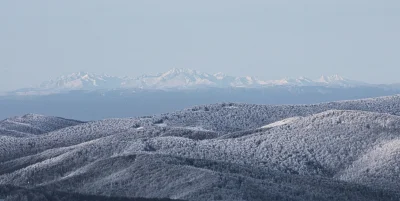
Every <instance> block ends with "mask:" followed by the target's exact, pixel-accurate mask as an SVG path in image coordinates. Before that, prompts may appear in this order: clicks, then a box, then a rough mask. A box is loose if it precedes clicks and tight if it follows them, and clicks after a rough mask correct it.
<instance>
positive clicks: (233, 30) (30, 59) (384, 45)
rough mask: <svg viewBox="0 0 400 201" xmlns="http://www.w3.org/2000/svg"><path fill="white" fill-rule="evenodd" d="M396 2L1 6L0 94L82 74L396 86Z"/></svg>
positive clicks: (44, 1)
mask: <svg viewBox="0 0 400 201" xmlns="http://www.w3.org/2000/svg"><path fill="white" fill-rule="evenodd" d="M399 9H400V2H398V1H393V0H389V1H384V2H376V1H361V0H352V1H344V0H340V1H335V2H321V1H316V0H307V1H302V2H289V1H276V0H272V1H261V0H253V1H245V2H243V1H237V0H234V1H227V0H223V1H218V2H215V1H208V0H207V1H201V2H188V1H168V2H166V1H143V2H138V1H127V0H120V1H95V0H89V1H77V0H71V1H61V2H60V1H58V2H55V1H50V0H39V1H34V2H33V1H23V3H21V2H16V1H2V2H0V26H1V27H2V32H0V43H1V44H2V45H1V46H0V91H8V90H13V89H17V88H23V87H29V86H35V85H38V84H40V83H41V82H42V81H46V80H49V79H52V78H56V77H58V76H60V75H65V74H70V73H73V72H78V71H87V72H94V73H99V74H102V73H107V74H110V75H115V76H126V75H129V76H132V77H135V76H140V75H142V74H157V73H160V72H165V71H167V70H169V69H171V68H189V69H194V70H198V71H202V72H206V73H217V72H224V73H226V74H229V75H233V76H241V75H242V76H244V75H250V76H257V77H260V78H262V79H265V80H275V79H281V78H284V77H290V78H296V77H299V76H304V77H309V78H316V77H319V76H321V75H333V74H338V75H341V76H343V77H346V78H349V79H352V80H358V81H365V82H368V83H382V84H387V83H398V82H400V79H399V78H398V74H399V73H400V68H399V66H400V65H399V64H400V60H399V59H398V53H399V52H400V39H399V37H398V36H399V34H400V13H399V12H398V10H399Z"/></svg>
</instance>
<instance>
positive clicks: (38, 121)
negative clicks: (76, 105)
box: [0, 114, 83, 137]
mask: <svg viewBox="0 0 400 201" xmlns="http://www.w3.org/2000/svg"><path fill="white" fill-rule="evenodd" d="M81 123H83V122H81V121H76V120H70V119H64V118H59V117H48V116H43V115H37V114H27V115H24V116H20V117H12V118H8V119H5V120H2V121H0V136H1V135H5V136H13V137H26V136H31V135H40V134H44V133H48V132H51V131H55V130H58V129H62V128H65V127H69V126H75V125H78V124H81Z"/></svg>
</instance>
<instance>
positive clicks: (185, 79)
mask: <svg viewBox="0 0 400 201" xmlns="http://www.w3.org/2000/svg"><path fill="white" fill-rule="evenodd" d="M365 85H367V84H366V83H362V82H357V81H352V80H348V79H345V78H343V77H340V76H338V75H334V76H322V77H321V78H319V79H316V80H312V79H309V78H305V77H299V78H296V79H292V78H285V79H281V80H262V79H260V78H257V77H252V76H240V77H234V76H229V75H225V74H223V73H216V74H209V73H203V72H199V71H196V70H191V69H180V68H173V69H171V70H169V71H167V72H165V73H160V74H158V75H142V76H139V77H129V76H126V77H123V78H122V77H115V76H109V75H105V74H104V75H98V74H94V73H88V72H77V73H73V74H70V75H65V76H61V77H59V78H56V79H54V80H50V81H46V82H43V83H42V84H41V85H40V86H38V87H35V88H25V89H20V90H16V91H14V92H13V93H11V94H18V95H43V94H52V93H58V92H65V91H71V90H112V89H120V88H141V89H193V88H204V87H217V88H230V87H234V88H238V87H240V88H262V87H273V86H329V87H354V86H365Z"/></svg>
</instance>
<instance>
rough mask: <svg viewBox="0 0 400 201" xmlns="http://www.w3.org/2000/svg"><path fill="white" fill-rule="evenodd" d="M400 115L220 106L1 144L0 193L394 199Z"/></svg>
mask: <svg viewBox="0 0 400 201" xmlns="http://www.w3.org/2000/svg"><path fill="white" fill-rule="evenodd" d="M399 115H400V96H390V97H381V98H374V99H363V100H356V101H341V102H333V103H322V104H315V105H282V106H271V105H251V104H233V103H225V104H214V105H204V106H196V107H192V108H188V109H186V110H183V111H177V112H174V113H167V114H162V115H154V116H146V117H140V118H126V119H106V120H101V121H93V122H87V123H83V124H77V125H71V126H68V127H65V128H62V129H58V130H54V131H51V132H47V133H44V134H41V135H36V136H30V137H23V138H14V137H9V136H0V185H14V186H22V187H26V188H35V187H41V188H47V189H51V190H63V191H69V192H75V193H83V194H97V195H104V196H115V195H122V196H126V197H146V198H172V199H183V200H251V201H252V200H377V201H378V200H399V199H400V194H399V193H398V191H397V190H398V188H400V178H399V177H398V173H399V172H398V171H399V169H398V164H399V163H400V161H399V159H400V152H399V147H398V145H399V141H400V133H399V130H400V126H399V125H400V117H399ZM31 116H33V115H31ZM291 117H294V118H291ZM288 118H290V119H288ZM29 119H31V118H29ZM34 119H36V118H34ZM24 122H25V121H24ZM41 122H47V121H41ZM265 125H267V126H265ZM263 126H265V127H264V128H261V127H263ZM41 127H46V126H41Z"/></svg>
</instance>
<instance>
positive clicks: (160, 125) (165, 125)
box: [155, 123, 168, 127]
mask: <svg viewBox="0 0 400 201" xmlns="http://www.w3.org/2000/svg"><path fill="white" fill-rule="evenodd" d="M155 125H156V126H159V127H167V126H168V125H167V124H166V123H162V124H155Z"/></svg>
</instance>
